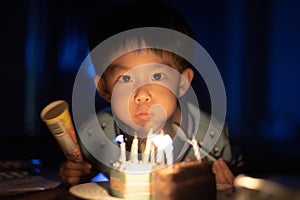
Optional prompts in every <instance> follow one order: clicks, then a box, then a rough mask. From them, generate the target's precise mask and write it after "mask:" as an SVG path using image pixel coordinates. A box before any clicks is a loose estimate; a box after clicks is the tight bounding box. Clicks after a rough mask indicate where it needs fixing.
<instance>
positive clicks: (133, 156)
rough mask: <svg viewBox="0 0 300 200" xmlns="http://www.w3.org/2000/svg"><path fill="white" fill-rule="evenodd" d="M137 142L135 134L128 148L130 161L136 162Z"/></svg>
mask: <svg viewBox="0 0 300 200" xmlns="http://www.w3.org/2000/svg"><path fill="white" fill-rule="evenodd" d="M138 142H139V141H138V139H137V136H136V135H135V136H134V138H133V140H132V144H131V149H130V161H131V162H132V163H138Z"/></svg>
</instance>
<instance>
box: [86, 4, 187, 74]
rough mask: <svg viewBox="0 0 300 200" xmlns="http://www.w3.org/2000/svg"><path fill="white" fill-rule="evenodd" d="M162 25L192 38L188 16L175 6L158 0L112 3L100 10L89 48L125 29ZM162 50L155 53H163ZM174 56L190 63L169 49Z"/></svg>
mask: <svg viewBox="0 0 300 200" xmlns="http://www.w3.org/2000/svg"><path fill="white" fill-rule="evenodd" d="M142 27H159V28H167V29H171V30H175V31H178V32H180V33H183V34H185V35H187V36H189V37H192V31H191V28H190V27H189V25H188V23H187V21H186V20H185V18H184V17H183V16H182V15H181V13H180V12H179V11H178V10H177V9H175V8H174V7H172V6H170V5H168V4H167V3H165V2H163V1H159V0H153V1H141V0H139V1H131V2H129V3H123V4H121V3H118V4H114V5H112V6H111V7H110V8H108V9H106V10H105V11H104V12H101V13H99V15H98V16H97V18H96V20H95V21H94V23H93V26H92V27H91V29H90V33H89V48H90V50H93V49H94V48H95V47H96V46H97V45H99V44H100V43H101V42H103V41H104V40H106V39H108V38H110V37H112V36H114V35H116V34H119V33H121V32H123V31H127V30H131V29H135V28H142ZM161 51H162V50H160V49H155V50H154V52H157V53H158V54H159V55H162V54H161ZM168 53H170V54H172V56H174V58H175V61H176V62H177V63H178V64H179V65H180V66H181V67H182V69H180V71H182V70H184V69H185V68H186V67H187V66H189V63H188V62H187V61H186V60H185V59H183V58H181V57H180V56H178V55H176V54H174V53H172V52H168Z"/></svg>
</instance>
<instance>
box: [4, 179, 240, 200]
mask: <svg viewBox="0 0 300 200" xmlns="http://www.w3.org/2000/svg"><path fill="white" fill-rule="evenodd" d="M106 184H107V183H106ZM235 196H236V194H235V193H234V192H229V191H222V190H218V191H217V200H233V199H235ZM62 199H63V200H81V198H78V197H76V196H74V195H72V194H71V193H70V192H69V188H67V187H63V186H59V187H57V188H55V189H48V190H44V191H38V192H31V193H24V194H18V195H10V196H0V200H62Z"/></svg>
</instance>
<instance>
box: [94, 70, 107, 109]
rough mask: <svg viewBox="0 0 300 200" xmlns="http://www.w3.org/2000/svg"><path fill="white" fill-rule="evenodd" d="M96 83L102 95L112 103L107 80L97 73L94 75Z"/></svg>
mask: <svg viewBox="0 0 300 200" xmlns="http://www.w3.org/2000/svg"><path fill="white" fill-rule="evenodd" d="M94 84H95V86H96V88H97V91H98V93H99V94H100V95H101V97H102V98H103V99H104V100H105V101H107V102H109V103H110V101H111V95H110V93H109V91H108V88H107V85H106V82H105V80H104V79H103V78H102V77H101V76H99V75H96V76H95V77H94Z"/></svg>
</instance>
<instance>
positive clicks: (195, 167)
mask: <svg viewBox="0 0 300 200" xmlns="http://www.w3.org/2000/svg"><path fill="white" fill-rule="evenodd" d="M159 140H160V141H161V140H162V138H160V139H159ZM152 141H154V142H155V140H152ZM137 142H138V140H137V138H135V139H134V140H133V142H132V146H131V152H130V153H131V154H130V159H129V160H126V156H125V155H124V149H123V151H122V146H123V147H124V143H122V144H121V154H120V155H121V156H120V161H119V162H115V163H114V164H113V168H112V170H111V174H110V192H111V195H113V196H115V197H120V198H125V199H130V200H133V199H137V200H162V199H163V200H177V199H180V200H182V199H188V200H193V199H199V198H201V199H202V200H215V199H216V182H215V176H214V174H213V172H212V166H211V163H209V162H208V161H201V159H199V157H197V156H196V157H195V158H194V159H192V160H188V161H185V162H178V163H174V164H173V162H170V160H169V159H170V158H172V155H167V154H169V153H170V152H171V150H172V149H168V148H163V151H159V149H156V151H155V152H154V148H150V149H151V150H149V147H150V146H151V145H149V146H148V148H147V144H146V148H145V151H144V153H143V157H142V158H143V159H142V160H139V159H138V157H137ZM166 143H167V142H166V141H165V144H166ZM148 144H150V143H148ZM152 147H153V146H152ZM197 151H198V150H197ZM122 152H123V153H122ZM198 153H199V152H198ZM198 153H196V154H198ZM122 154H123V155H122ZM171 160H172V159H171ZM172 161H173V160H172Z"/></svg>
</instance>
